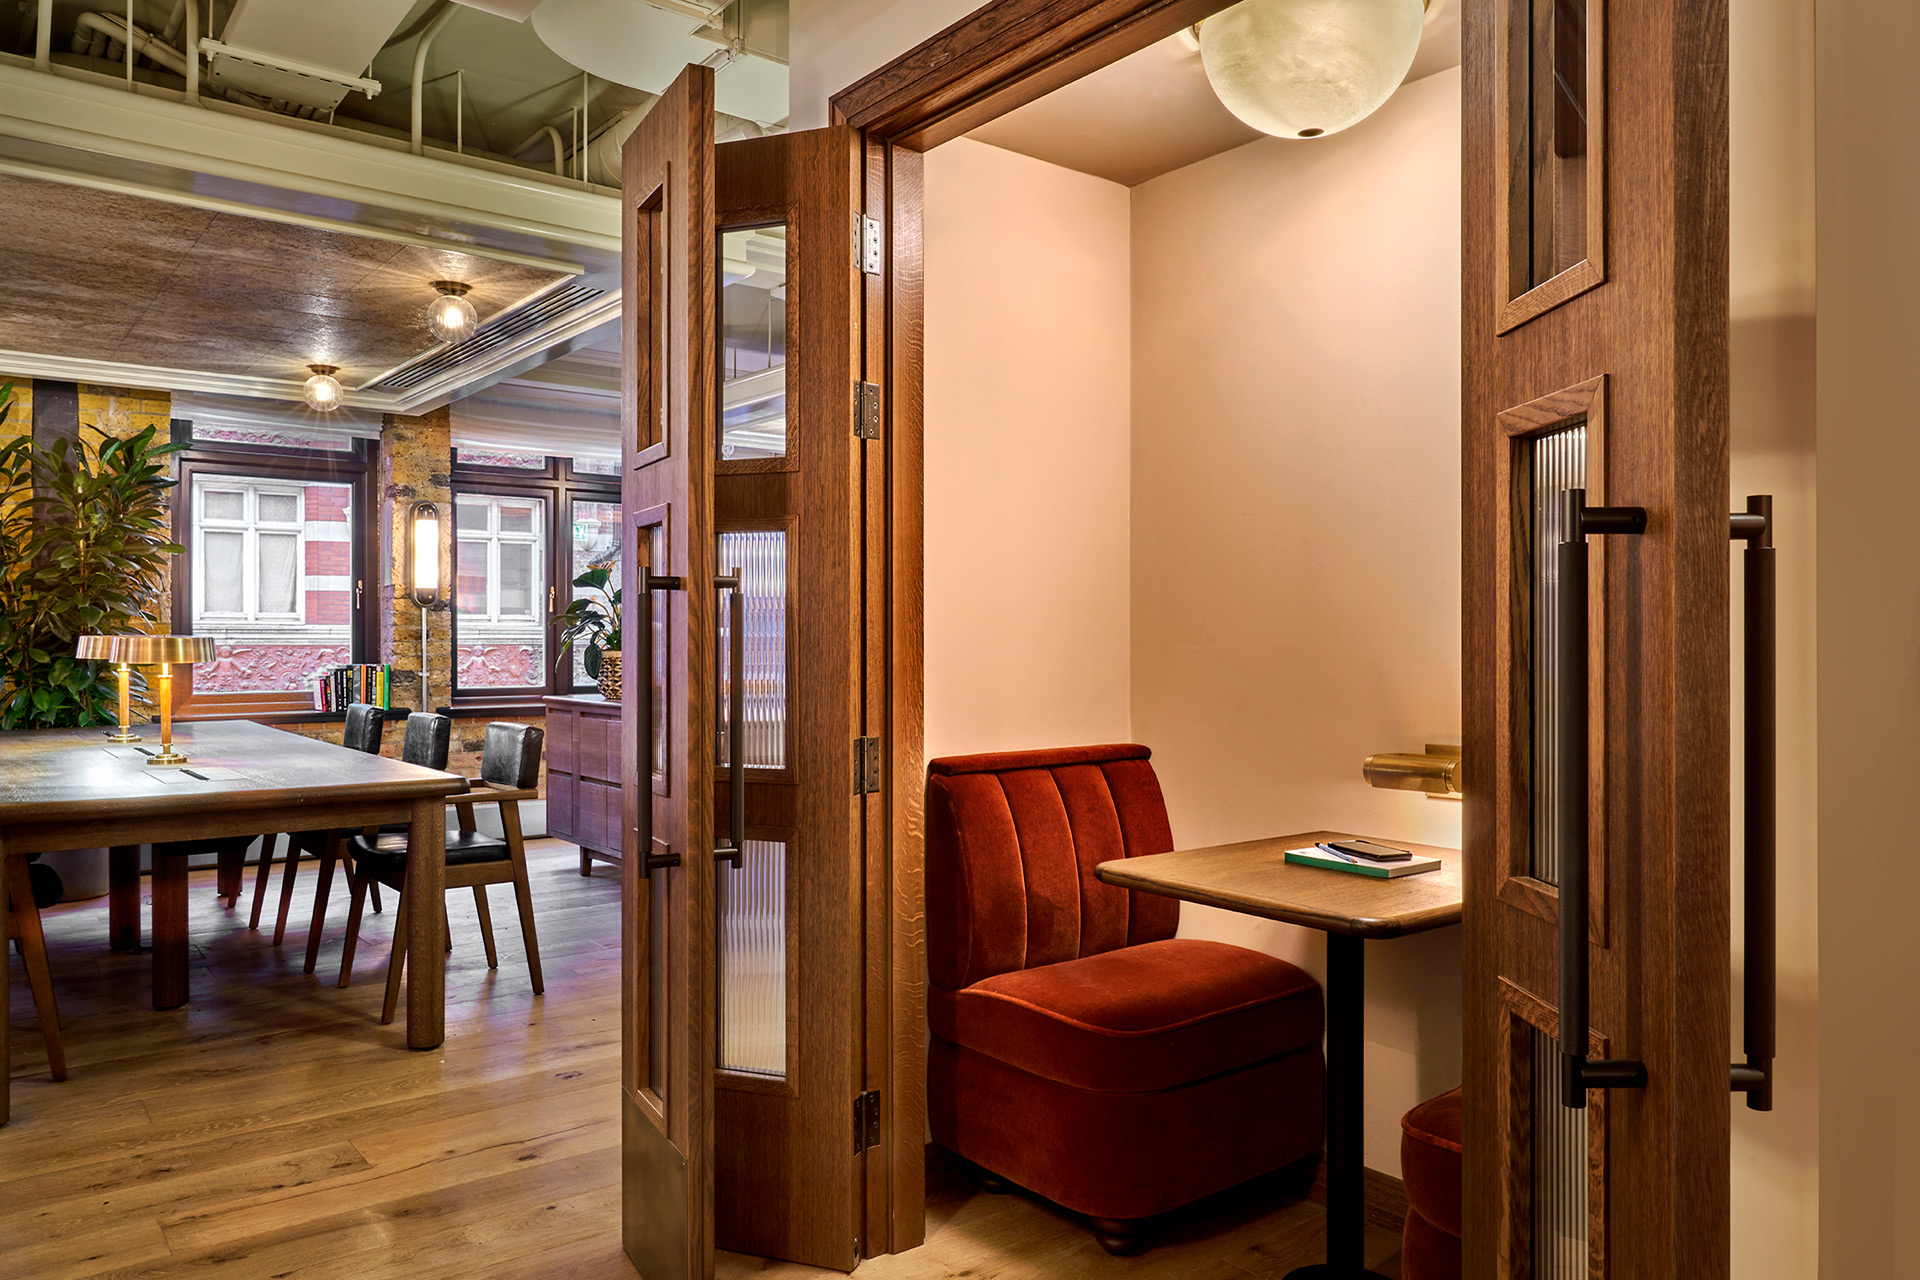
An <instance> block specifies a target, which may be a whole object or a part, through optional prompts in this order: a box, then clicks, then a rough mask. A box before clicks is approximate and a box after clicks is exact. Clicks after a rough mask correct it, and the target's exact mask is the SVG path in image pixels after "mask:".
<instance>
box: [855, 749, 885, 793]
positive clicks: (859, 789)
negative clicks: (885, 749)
mask: <svg viewBox="0 0 1920 1280" xmlns="http://www.w3.org/2000/svg"><path fill="white" fill-rule="evenodd" d="M879 793H880V739H878V738H855V739H854V740H853V794H855V795H857V796H871V795H878V794H879Z"/></svg>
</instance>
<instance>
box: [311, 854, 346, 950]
mask: <svg viewBox="0 0 1920 1280" xmlns="http://www.w3.org/2000/svg"><path fill="white" fill-rule="evenodd" d="M340 843H341V841H340V837H339V836H338V835H337V834H336V833H334V832H331V831H329V832H328V833H327V843H326V845H325V846H324V847H323V848H322V849H321V850H320V887H319V888H317V889H315V890H314V891H313V922H312V923H311V924H310V925H308V926H307V967H306V972H308V973H312V972H313V966H314V965H315V964H317V963H319V960H320V935H321V934H322V933H324V932H325V931H326V927H327V897H328V895H329V894H330V893H331V892H332V890H333V868H334V866H335V865H336V864H337V863H338V862H339V861H340Z"/></svg>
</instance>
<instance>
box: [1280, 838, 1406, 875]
mask: <svg viewBox="0 0 1920 1280" xmlns="http://www.w3.org/2000/svg"><path fill="white" fill-rule="evenodd" d="M1287 861H1288V862H1291V863H1293V864H1294V865H1295V866H1301V867H1325V868H1326V869H1327V870H1328V871H1345V872H1348V873H1350V874H1352V875H1356V876H1372V877H1373V878H1374V879H1376V880H1398V879H1399V878H1400V877H1401V876H1417V875H1420V874H1422V873H1423V872H1427V871H1438V870H1439V869H1440V866H1441V863H1440V859H1438V858H1423V857H1421V856H1420V855H1419V854H1415V855H1414V856H1413V857H1411V858H1409V859H1407V860H1406V861H1405V862H1367V861H1365V860H1363V859H1360V858H1343V857H1341V856H1340V855H1339V854H1337V853H1329V852H1327V851H1326V850H1325V849H1322V848H1319V847H1317V846H1308V847H1307V848H1305V849H1289V850H1287Z"/></svg>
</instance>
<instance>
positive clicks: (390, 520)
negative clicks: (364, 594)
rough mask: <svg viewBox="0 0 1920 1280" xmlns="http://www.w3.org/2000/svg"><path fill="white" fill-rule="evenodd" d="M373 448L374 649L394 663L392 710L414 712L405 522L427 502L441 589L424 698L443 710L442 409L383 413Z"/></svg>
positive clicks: (449, 681) (446, 436)
mask: <svg viewBox="0 0 1920 1280" xmlns="http://www.w3.org/2000/svg"><path fill="white" fill-rule="evenodd" d="M380 445H381V447H380V475H379V479H378V482H377V485H376V489H377V492H378V495H379V502H380V509H381V516H382V518H381V521H380V549H379V563H380V564H381V565H382V566H383V568H382V571H381V575H380V577H381V582H380V591H381V593H382V596H383V598H384V599H385V601H386V604H387V607H386V608H385V609H384V610H383V611H382V614H381V619H380V649H381V652H382V653H384V654H385V655H386V660H387V661H388V662H390V663H392V664H393V700H394V703H395V705H399V706H410V707H420V706H421V701H420V661H421V653H420V606H419V605H418V604H416V603H415V602H414V599H413V591H412V580H411V575H412V566H411V565H410V564H409V563H408V542H409V532H410V531H409V522H410V521H411V519H412V516H413V505H414V503H416V502H431V503H433V504H434V505H435V506H436V507H438V508H439V509H440V582H441V584H442V589H441V593H440V594H441V600H440V602H439V603H438V604H436V605H434V606H433V607H432V608H431V609H429V610H428V617H427V653H426V662H427V678H428V680H429V681H430V686H429V688H428V690H427V695H428V700H429V701H430V702H431V703H432V704H433V705H434V706H443V705H445V704H446V703H447V702H449V701H451V699H452V697H453V629H452V626H451V625H450V624H451V621H452V619H451V615H450V614H449V612H448V604H447V601H448V599H449V598H450V595H451V593H450V592H449V591H447V590H446V587H447V586H448V585H449V584H451V582H452V581H453V538H452V532H453V486H452V474H451V473H452V470H453V436H452V417H451V415H450V414H449V412H448V411H447V410H446V409H436V410H434V411H433V412H432V413H430V414H428V415H426V416H425V417H419V418H416V417H410V416H407V415H404V414H388V415H387V420H386V423H385V425H384V426H383V428H382V429H381V433H380ZM481 727H482V729H483V730H484V728H485V725H484V722H483V723H482V726H481Z"/></svg>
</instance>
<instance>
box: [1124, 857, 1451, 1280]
mask: <svg viewBox="0 0 1920 1280" xmlns="http://www.w3.org/2000/svg"><path fill="white" fill-rule="evenodd" d="M1353 838H1355V837H1354V833H1353V832H1349V831H1303V832H1301V833H1300V834H1298V835H1291V836H1277V837H1275V838H1273V839H1270V840H1248V841H1246V842H1244V843H1242V844H1226V845H1219V846H1217V847H1215V848H1211V849H1187V850H1181V851H1179V852H1175V853H1156V854H1150V855H1148V856H1146V857H1141V858H1124V859H1121V860H1119V861H1116V862H1103V863H1101V864H1100V865H1099V866H1098V867H1095V868H1094V874H1095V875H1096V876H1098V877H1099V878H1100V879H1101V880H1104V881H1105V882H1106V883H1108V884H1113V885H1119V886H1121V887H1122V888H1126V889H1138V890H1141V891H1142V892H1144V893H1158V894H1162V895H1164V896H1166V897H1169V898H1178V899H1180V900H1181V901H1182V902H1198V903H1201V904H1203V905H1205V906H1209V907H1219V908H1221V909H1223V910H1226V911H1238V912H1240V913H1241V914H1243V915H1250V916H1260V917H1262V918H1264V919H1267V920H1280V921H1283V922H1285V923H1287V924H1297V925H1303V926H1305V927H1306V928H1309V929H1319V930H1321V931H1322V932H1324V933H1325V934H1326V935H1327V1261H1326V1262H1325V1263H1324V1264H1316V1265H1314V1266H1310V1267H1301V1268H1299V1269H1297V1270H1295V1271H1293V1272H1291V1273H1290V1274H1289V1275H1288V1277H1287V1280H1307V1278H1308V1277H1337V1278H1338V1280H1358V1278H1359V1277H1377V1276H1378V1275H1379V1273H1378V1272H1375V1271H1369V1270H1368V1269H1367V1265H1366V1253H1365V1246H1366V1225H1365V1218H1364V1208H1365V1195H1366V1192H1365V1190H1364V1184H1363V1182H1362V1177H1361V1168H1362V1161H1363V1159H1364V1152H1363V1149H1362V1145H1361V1144H1362V1132H1363V1124H1364V1103H1365V1100H1366V1087H1365V1081H1364V1079H1363V1073H1364V1071H1365V1067H1366V1055H1365V1049H1364V1040H1365V1030H1366V1024H1365V1020H1366V994H1367V972H1366V955H1365V953H1364V952H1363V951H1362V949H1361V947H1362V944H1363V942H1364V941H1365V940H1366V939H1368V938H1398V937H1402V936H1404V935H1406V934H1410V933H1424V932H1425V931H1427V930H1429V929H1439V928H1443V927H1445V926H1447V925H1452V924H1458V923H1460V914H1461V903H1462V897H1461V887H1460V871H1461V867H1460V852H1459V850H1457V849H1441V848H1436V847H1434V846H1432V845H1423V844H1411V843H1409V842H1408V841H1405V840H1393V839H1389V838H1387V837H1384V836H1375V837H1369V838H1371V839H1377V840H1379V841H1380V842H1381V843H1383V844H1390V845H1394V846H1397V847H1399V848H1402V849H1410V850H1412V851H1413V852H1414V853H1415V854H1423V855H1426V856H1428V857H1434V858H1439V859H1440V860H1441V861H1442V862H1443V863H1444V864H1445V865H1444V866H1442V867H1441V868H1440V869H1439V870H1438V871H1429V872H1426V873H1425V874H1422V875H1417V876H1405V877H1402V878H1401V879H1398V880H1379V879H1374V878H1373V877H1370V876H1360V875H1350V874H1348V873H1347V872H1344V871H1327V870H1323V869H1322V868H1319V867H1302V866H1294V865H1292V864H1290V863H1288V862H1287V861H1286V851H1287V850H1288V849H1299V848H1303V847H1305V846H1307V845H1311V844H1314V843H1316V842H1318V841H1321V840H1351V839H1353Z"/></svg>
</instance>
